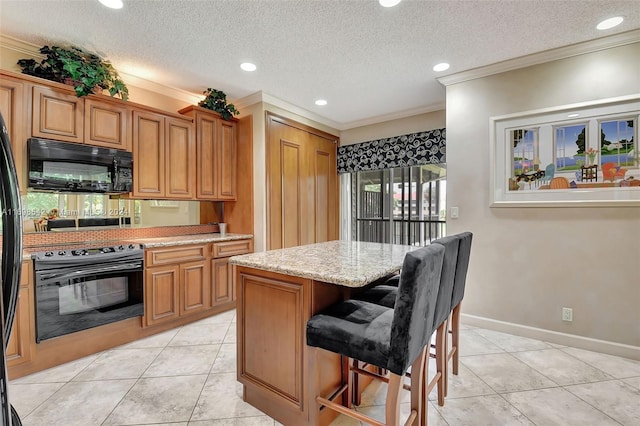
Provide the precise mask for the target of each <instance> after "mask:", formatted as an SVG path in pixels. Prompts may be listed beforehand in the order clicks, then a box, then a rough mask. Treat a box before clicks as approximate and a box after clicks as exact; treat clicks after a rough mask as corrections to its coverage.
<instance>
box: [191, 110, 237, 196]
mask: <svg viewBox="0 0 640 426" xmlns="http://www.w3.org/2000/svg"><path fill="white" fill-rule="evenodd" d="M180 113H181V114H184V115H186V116H188V117H191V118H193V119H194V121H195V128H196V153H197V167H196V196H197V198H198V199H201V200H235V199H236V193H237V192H236V191H237V188H236V173H237V167H238V165H237V163H238V152H237V149H238V139H237V138H238V135H237V133H238V132H237V120H234V119H232V120H223V119H222V118H221V117H220V115H219V114H218V113H216V112H213V111H210V110H208V109H205V108H200V107H196V106H189V107H186V108H183V109H182V110H180Z"/></svg>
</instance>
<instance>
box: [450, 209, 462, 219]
mask: <svg viewBox="0 0 640 426" xmlns="http://www.w3.org/2000/svg"><path fill="white" fill-rule="evenodd" d="M459 214H460V210H459V209H458V207H451V219H457V218H458V217H459Z"/></svg>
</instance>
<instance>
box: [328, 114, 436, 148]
mask: <svg viewBox="0 0 640 426" xmlns="http://www.w3.org/2000/svg"><path fill="white" fill-rule="evenodd" d="M445 125H446V120H445V110H439V111H433V112H427V113H424V114H418V115H414V116H411V117H405V118H399V119H397V120H390V121H385V122H382V123H376V124H370V125H368V126H361V127H354V128H352V129H348V130H343V131H342V132H340V145H351V144H354V143H361V142H367V141H372V140H376V139H382V138H390V137H393V136H400V135H407V134H409V133H417V132H423V131H425V130H433V129H441V128H443V127H445Z"/></svg>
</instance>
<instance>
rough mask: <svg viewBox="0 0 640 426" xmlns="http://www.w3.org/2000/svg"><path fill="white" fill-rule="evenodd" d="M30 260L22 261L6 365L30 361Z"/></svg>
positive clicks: (31, 338) (31, 312)
mask: <svg viewBox="0 0 640 426" xmlns="http://www.w3.org/2000/svg"><path fill="white" fill-rule="evenodd" d="M30 277H31V262H29V261H26V262H23V263H22V273H21V280H20V281H21V282H20V290H19V293H18V306H17V309H16V316H15V319H14V321H13V327H12V329H11V339H9V343H8V344H7V351H6V356H7V366H8V367H12V366H14V365H19V364H22V363H25V362H29V361H31V347H32V344H33V342H32V340H33V334H32V332H31V318H32V317H33V300H32V293H31V281H32V280H31V278H30Z"/></svg>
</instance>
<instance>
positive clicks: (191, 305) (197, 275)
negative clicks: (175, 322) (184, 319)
mask: <svg viewBox="0 0 640 426" xmlns="http://www.w3.org/2000/svg"><path fill="white" fill-rule="evenodd" d="M209 274H210V272H209V262H208V261H204V260H203V261H200V262H190V263H184V264H181V265H180V276H181V278H182V281H181V282H180V290H181V293H180V315H188V314H191V313H195V312H200V311H203V310H205V309H207V308H208V307H209V305H210V303H209V286H208V285H207V283H208V282H209Z"/></svg>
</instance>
